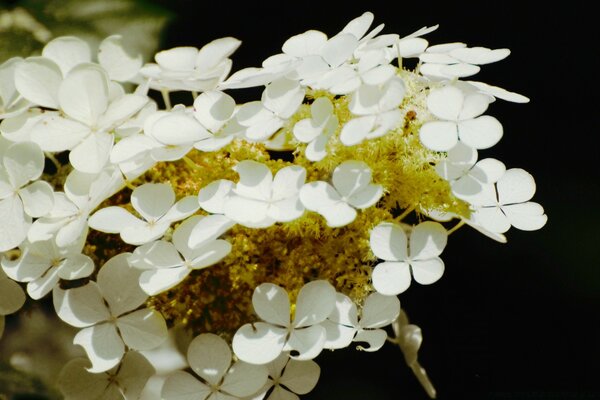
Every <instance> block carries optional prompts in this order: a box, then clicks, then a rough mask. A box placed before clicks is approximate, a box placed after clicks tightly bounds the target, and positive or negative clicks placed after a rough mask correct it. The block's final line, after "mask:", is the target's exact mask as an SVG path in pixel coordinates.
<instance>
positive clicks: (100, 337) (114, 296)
mask: <svg viewBox="0 0 600 400" xmlns="http://www.w3.org/2000/svg"><path fill="white" fill-rule="evenodd" d="M129 256H130V253H122V254H119V255H117V256H115V257H113V258H111V259H110V260H109V261H108V262H106V264H104V265H103V266H102V268H101V269H100V272H99V273H98V280H97V282H93V281H91V282H89V283H88V284H86V285H85V286H81V287H78V288H75V289H67V290H63V289H61V288H57V289H56V290H54V291H53V292H52V294H53V302H54V309H55V310H56V313H57V314H58V316H59V317H60V318H61V319H62V320H63V321H65V322H66V323H68V324H69V325H72V326H75V327H77V328H83V329H82V330H80V331H79V332H78V333H77V334H76V335H75V338H74V339H73V343H74V344H77V345H80V346H82V347H83V349H84V350H85V352H86V353H87V355H88V358H89V359H90V361H91V363H92V366H91V368H88V371H90V372H93V373H99V372H104V371H108V370H109V369H111V368H114V367H115V366H117V365H118V364H119V363H120V362H121V359H122V358H123V355H124V354H125V350H126V348H125V346H127V348H130V349H133V350H138V351H139V350H150V349H152V348H155V347H157V346H159V345H160V344H161V343H162V342H163V341H164V340H165V339H166V337H167V326H166V323H165V320H164V319H163V317H162V316H161V315H160V313H159V312H158V311H155V310H152V309H149V308H141V309H140V306H141V305H143V304H144V303H145V301H146V299H147V298H148V296H147V295H146V293H144V292H143V291H142V290H141V289H140V287H139V286H138V280H139V276H140V274H141V271H139V270H138V269H135V268H133V267H130V266H129V264H128V262H127V259H128V258H129Z"/></svg>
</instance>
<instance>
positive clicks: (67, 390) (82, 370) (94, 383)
mask: <svg viewBox="0 0 600 400" xmlns="http://www.w3.org/2000/svg"><path fill="white" fill-rule="evenodd" d="M89 366H90V362H89V361H88V360H86V359H85V358H76V359H74V360H71V361H69V362H68V363H67V364H66V365H65V366H64V367H63V368H62V370H61V371H60V375H59V377H58V387H59V388H60V391H61V393H62V394H63V396H65V399H69V400H85V399H93V398H97V399H99V398H101V397H102V395H104V394H105V393H106V388H107V387H108V386H109V385H110V381H109V376H108V374H93V373H90V372H88V371H87V368H88V367H89Z"/></svg>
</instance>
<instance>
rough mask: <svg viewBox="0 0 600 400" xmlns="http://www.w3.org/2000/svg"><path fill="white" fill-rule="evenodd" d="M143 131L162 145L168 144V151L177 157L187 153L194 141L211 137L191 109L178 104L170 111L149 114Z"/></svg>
mask: <svg viewBox="0 0 600 400" xmlns="http://www.w3.org/2000/svg"><path fill="white" fill-rule="evenodd" d="M144 132H145V133H146V135H148V136H150V137H152V138H153V139H155V140H156V141H158V142H159V143H160V144H161V145H162V146H163V147H167V146H168V147H169V149H168V151H169V152H170V153H177V154H180V156H179V158H181V157H183V156H184V155H185V154H187V153H188V152H189V151H190V150H191V149H192V147H193V146H194V143H196V142H199V141H201V140H205V139H207V138H209V137H211V134H210V133H209V132H208V131H207V130H206V129H205V128H204V127H203V126H202V125H201V124H200V123H199V122H198V121H197V120H196V119H195V118H194V114H193V112H192V110H190V109H187V108H186V107H185V106H183V105H180V104H178V105H176V106H175V107H174V108H173V110H171V111H157V112H156V113H154V114H153V115H151V116H149V117H148V118H147V119H146V121H145V123H144ZM165 151H167V150H165ZM155 158H157V157H155ZM160 158H166V157H160ZM175 159H176V158H173V159H169V161H172V160H175Z"/></svg>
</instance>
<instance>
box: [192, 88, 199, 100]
mask: <svg viewBox="0 0 600 400" xmlns="http://www.w3.org/2000/svg"><path fill="white" fill-rule="evenodd" d="M192 97H193V98H194V100H196V97H198V92H196V91H195V90H192Z"/></svg>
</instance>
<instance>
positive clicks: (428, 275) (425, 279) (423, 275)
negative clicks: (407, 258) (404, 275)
mask: <svg viewBox="0 0 600 400" xmlns="http://www.w3.org/2000/svg"><path fill="white" fill-rule="evenodd" d="M410 266H411V268H412V274H413V278H414V279H415V281H417V282H419V283H420V284H421V285H430V284H432V283H434V282H437V281H438V280H439V279H440V278H441V277H442V275H443V274H444V262H443V261H442V260H441V259H440V258H438V257H435V258H431V259H427V260H419V261H417V260H413V261H411V263H410Z"/></svg>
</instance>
